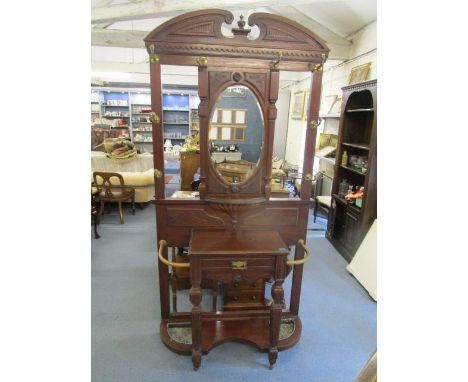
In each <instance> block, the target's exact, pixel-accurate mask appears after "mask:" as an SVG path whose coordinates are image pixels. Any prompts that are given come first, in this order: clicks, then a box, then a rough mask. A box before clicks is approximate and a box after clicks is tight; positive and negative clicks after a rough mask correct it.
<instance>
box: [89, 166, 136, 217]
mask: <svg viewBox="0 0 468 382" xmlns="http://www.w3.org/2000/svg"><path fill="white" fill-rule="evenodd" d="M113 178H116V179H117V181H114V182H113V181H112V179H113ZM93 179H94V185H95V186H96V187H97V189H98V195H99V200H100V208H99V214H98V219H97V220H98V223H99V221H100V219H101V215H102V213H103V211H104V206H105V204H106V203H117V204H118V205H119V215H120V224H123V223H124V219H123V210H122V202H124V201H126V200H130V201H131V202H132V213H133V215H135V189H133V188H131V187H126V186H125V182H124V179H123V176H122V175H120V174H119V173H117V172H100V171H95V172H93ZM115 183H117V184H115Z"/></svg>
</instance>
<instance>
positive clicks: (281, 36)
mask: <svg viewBox="0 0 468 382" xmlns="http://www.w3.org/2000/svg"><path fill="white" fill-rule="evenodd" d="M265 40H281V41H295V42H299V41H298V40H297V37H295V36H294V35H292V34H290V33H288V32H286V31H284V30H281V29H279V28H273V27H269V28H268V29H267V33H266V36H265ZM300 42H305V41H300Z"/></svg>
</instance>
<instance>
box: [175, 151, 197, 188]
mask: <svg viewBox="0 0 468 382" xmlns="http://www.w3.org/2000/svg"><path fill="white" fill-rule="evenodd" d="M179 155H180V189H181V190H182V191H190V190H191V189H192V187H191V183H192V181H193V176H194V175H195V173H196V172H197V170H198V169H199V168H200V154H199V153H196V152H182V151H181V152H180V154H179Z"/></svg>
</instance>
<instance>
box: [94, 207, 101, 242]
mask: <svg viewBox="0 0 468 382" xmlns="http://www.w3.org/2000/svg"><path fill="white" fill-rule="evenodd" d="M97 219H98V217H97V214H96V213H94V214H93V226H94V237H95V238H96V239H99V238H100V237H101V236H99V234H98V231H97Z"/></svg>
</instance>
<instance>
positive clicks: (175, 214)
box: [167, 207, 225, 227]
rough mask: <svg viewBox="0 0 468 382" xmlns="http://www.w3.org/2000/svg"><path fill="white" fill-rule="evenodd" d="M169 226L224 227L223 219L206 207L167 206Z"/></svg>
mask: <svg viewBox="0 0 468 382" xmlns="http://www.w3.org/2000/svg"><path fill="white" fill-rule="evenodd" d="M167 225H168V226H169V227H224V226H225V224H224V221H223V219H221V218H219V217H217V216H213V215H210V214H208V213H207V212H206V211H205V210H204V209H202V208H199V209H187V208H171V207H168V208H167Z"/></svg>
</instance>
